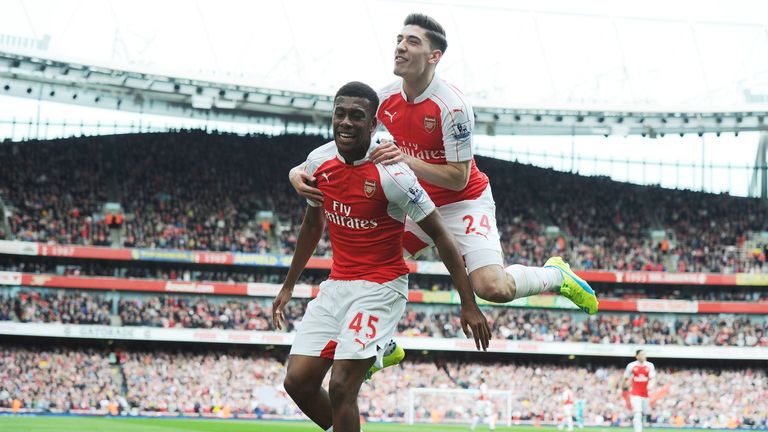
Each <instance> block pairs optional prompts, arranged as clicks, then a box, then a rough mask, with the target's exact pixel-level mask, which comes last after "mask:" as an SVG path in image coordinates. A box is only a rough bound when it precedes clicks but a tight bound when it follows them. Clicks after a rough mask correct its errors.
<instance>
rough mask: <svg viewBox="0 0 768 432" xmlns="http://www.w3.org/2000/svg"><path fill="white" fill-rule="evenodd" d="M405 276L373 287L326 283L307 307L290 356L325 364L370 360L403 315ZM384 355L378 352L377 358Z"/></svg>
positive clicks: (363, 283) (365, 283)
mask: <svg viewBox="0 0 768 432" xmlns="http://www.w3.org/2000/svg"><path fill="white" fill-rule="evenodd" d="M407 286H408V276H407V275H405V276H401V277H399V278H397V279H395V280H392V281H389V282H385V283H383V284H377V283H375V282H369V281H363V280H355V281H339V280H327V281H325V282H323V283H321V284H320V293H319V294H318V295H317V298H315V299H313V300H312V301H310V302H309V304H308V305H307V310H306V312H305V313H304V317H303V318H302V320H301V322H300V323H298V324H297V333H296V337H295V338H294V341H293V346H292V347H291V354H298V355H305V356H311V357H323V358H328V359H331V360H334V359H335V360H360V359H367V358H371V357H376V355H377V347H384V346H385V345H386V344H387V343H388V342H389V341H390V340H392V337H393V336H394V335H395V331H396V330H397V324H398V322H400V318H401V317H402V316H403V313H404V312H405V303H406V301H407V300H406V298H405V297H403V295H402V294H401V292H406V291H405V290H406V289H407ZM383 351H384V350H381V352H382V353H383Z"/></svg>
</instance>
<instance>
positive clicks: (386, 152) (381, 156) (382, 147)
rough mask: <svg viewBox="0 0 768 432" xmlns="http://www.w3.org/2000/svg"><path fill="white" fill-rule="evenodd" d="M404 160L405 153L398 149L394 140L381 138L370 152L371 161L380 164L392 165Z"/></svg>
mask: <svg viewBox="0 0 768 432" xmlns="http://www.w3.org/2000/svg"><path fill="white" fill-rule="evenodd" d="M404 160H405V154H403V152H401V151H400V147H398V146H397V145H396V144H395V142H394V141H392V140H389V139H386V138H382V139H381V140H379V146H378V147H376V148H375V149H373V151H372V152H371V162H373V163H380V164H382V165H392V164H395V163H398V162H402V161H404Z"/></svg>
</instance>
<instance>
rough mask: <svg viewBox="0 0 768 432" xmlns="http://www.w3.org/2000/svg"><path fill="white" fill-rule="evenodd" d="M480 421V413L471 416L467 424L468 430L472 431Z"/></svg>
mask: <svg viewBox="0 0 768 432" xmlns="http://www.w3.org/2000/svg"><path fill="white" fill-rule="evenodd" d="M478 423H480V414H477V413H476V414H475V415H474V416H472V424H471V425H470V426H469V430H471V431H473V430H475V429H477V424H478Z"/></svg>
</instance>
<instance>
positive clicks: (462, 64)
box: [0, 0, 768, 110]
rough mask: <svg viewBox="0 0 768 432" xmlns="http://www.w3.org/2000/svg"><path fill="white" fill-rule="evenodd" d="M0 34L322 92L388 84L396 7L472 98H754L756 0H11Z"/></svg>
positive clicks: (126, 61)
mask: <svg viewBox="0 0 768 432" xmlns="http://www.w3.org/2000/svg"><path fill="white" fill-rule="evenodd" d="M3 3H4V4H3V13H2V14H0V33H2V34H6V35H12V36H20V37H27V38H33V39H37V40H42V39H43V38H45V37H46V35H48V36H50V39H49V41H48V43H46V44H45V48H44V49H33V50H29V49H20V48H19V47H14V46H13V44H8V43H6V44H4V45H3V44H0V50H5V51H17V52H26V53H28V54H36V55H38V56H42V57H53V58H59V59H62V60H69V61H79V62H83V63H86V64H101V65H109V66H113V67H116V68H127V69H138V70H141V71H154V72H159V73H165V74H169V75H182V76H187V77H199V78H206V79H212V80H216V81H234V82H243V83H249V84H254V85H262V86H270V87H278V88H286V89H292V90H296V89H301V90H306V91H312V92H318V93H327V94H332V93H333V92H334V89H336V88H337V87H338V86H339V85H340V84H343V83H344V82H347V81H350V80H360V81H364V82H367V83H370V84H371V85H372V86H374V87H379V86H383V85H385V84H386V83H387V82H389V81H391V80H392V78H393V76H392V74H391V70H392V63H393V61H392V57H393V56H392V52H393V50H394V45H395V37H396V35H397V32H398V31H399V30H400V28H401V24H402V20H403V18H404V17H405V16H406V15H407V14H408V13H410V12H413V11H421V12H425V13H427V14H430V15H432V16H434V17H435V18H437V19H438V20H439V21H440V22H441V23H442V24H443V25H444V26H445V28H446V32H447V35H448V40H449V48H448V50H447V52H446V55H445V57H444V58H443V60H442V62H441V64H440V67H439V72H440V73H441V74H442V75H443V76H444V77H445V78H447V79H449V80H450V81H452V82H453V83H455V84H456V85H458V86H459V87H460V88H462V89H463V90H464V91H465V93H467V94H468V95H469V96H470V97H471V98H472V99H473V100H474V101H475V104H477V105H485V106H488V105H491V106H514V107H575V108H582V107H599V108H611V107H613V108H620V109H654V110H657V109H658V110H662V109H676V108H677V109H693V110H726V109H741V108H745V109H753V110H757V108H756V107H757V106H758V105H761V106H768V18H766V17H768V2H765V1H761V0H735V1H733V0H732V1H727V2H726V1H711V0H676V1H667V0H648V1H642V2H637V1H634V2H623V1H622V2H617V1H610V0H604V1H603V0H601V1H596V0H582V1H572V0H535V1H528V0H520V1H503V0H476V1H475V0H442V1H432V0H421V1H397V0H324V1H312V0H284V1H267V2H263V1H234V0H191V1H190V0H163V1H149V0H135V1H117V0H109V1H105V0H10V1H5V2H3Z"/></svg>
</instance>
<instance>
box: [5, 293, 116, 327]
mask: <svg viewBox="0 0 768 432" xmlns="http://www.w3.org/2000/svg"><path fill="white" fill-rule="evenodd" d="M0 302H1V303H0V305H1V306H0V320H10V319H12V315H11V312H12V313H13V314H14V315H15V316H16V318H17V319H18V320H19V321H21V322H38V323H51V322H56V323H62V324H101V325H109V324H110V322H111V321H110V315H111V313H112V312H111V303H112V302H111V301H110V299H109V298H108V297H107V296H105V295H103V294H92V293H88V292H73V291H37V290H20V291H17V292H16V293H15V294H14V295H10V293H8V292H5V293H0Z"/></svg>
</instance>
